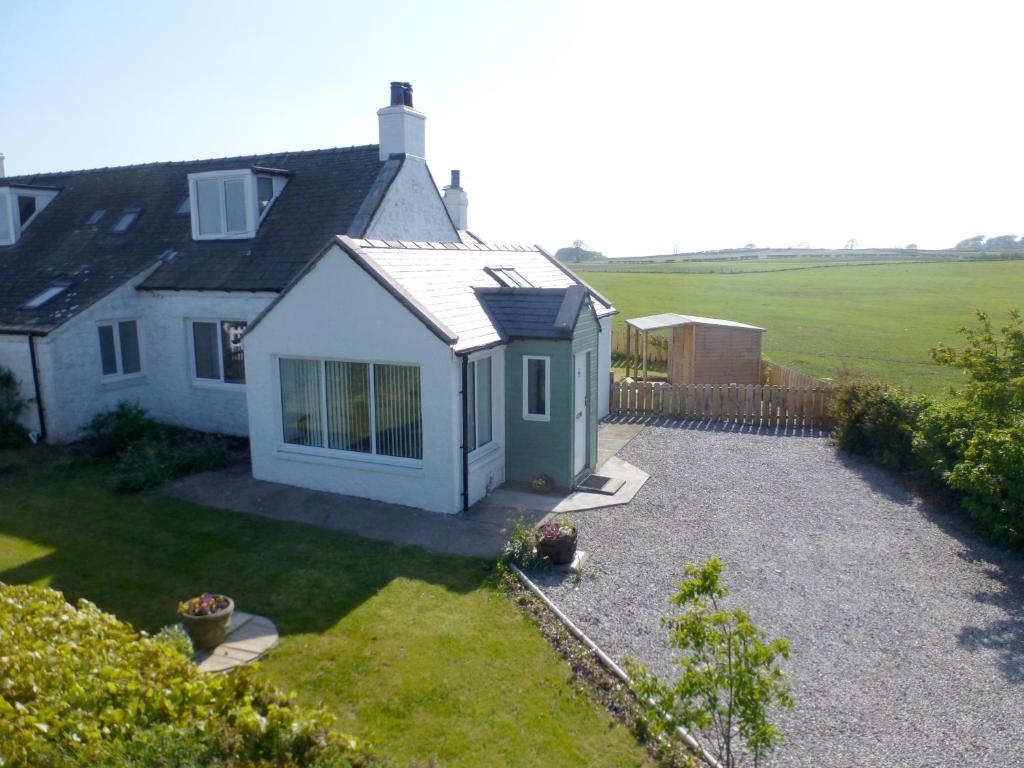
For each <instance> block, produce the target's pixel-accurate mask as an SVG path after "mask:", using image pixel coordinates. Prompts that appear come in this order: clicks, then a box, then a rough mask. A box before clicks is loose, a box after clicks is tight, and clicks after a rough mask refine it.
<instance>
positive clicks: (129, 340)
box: [96, 320, 142, 379]
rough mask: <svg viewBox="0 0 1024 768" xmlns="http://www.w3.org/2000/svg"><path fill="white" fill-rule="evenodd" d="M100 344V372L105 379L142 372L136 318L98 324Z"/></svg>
mask: <svg viewBox="0 0 1024 768" xmlns="http://www.w3.org/2000/svg"><path fill="white" fill-rule="evenodd" d="M96 330H97V333H98V335H99V346H100V372H101V374H102V376H103V378H104V379H112V378H121V377H125V376H136V375H138V374H140V373H142V357H141V354H140V351H139V325H138V323H137V322H136V321H135V320H117V321H113V322H109V323H100V324H99V325H97V326H96Z"/></svg>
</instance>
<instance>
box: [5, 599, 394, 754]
mask: <svg viewBox="0 0 1024 768" xmlns="http://www.w3.org/2000/svg"><path fill="white" fill-rule="evenodd" d="M0 647H2V648H3V655H0V694H2V695H0V744H2V745H3V758H4V760H5V762H4V765H5V766H7V768H23V767H26V768H27V766H42V767H52V768H65V767H66V768H70V767H71V766H80V765H94V766H103V767H104V768H128V766H139V765H165V766H171V765H179V766H200V765H202V766H219V767H220V768H242V766H254V767H255V768H270V767H271V766H274V767H275V768H277V767H279V766H280V767H282V768H284V767H292V768H302V767H304V766H309V767H313V766H322V767H324V768H326V767H327V766H372V765H378V764H379V762H378V761H377V760H376V759H375V758H374V757H373V755H372V754H371V753H369V752H367V751H366V750H365V749H364V748H361V747H360V746H359V745H357V744H355V742H354V741H352V740H351V739H348V738H344V737H341V736H338V735H336V734H334V733H332V732H331V731H330V725H331V722H332V721H331V719H330V718H329V716H328V715H326V714H325V713H323V712H322V711H319V710H303V709H300V708H299V707H298V706H297V705H296V703H295V701H294V698H292V697H288V696H285V695H284V694H282V693H281V692H280V691H278V690H277V689H276V688H274V687H273V686H271V685H270V684H269V683H268V682H266V681H265V680H263V679H262V678H261V677H260V676H259V674H258V671H257V670H256V668H254V667H242V668H239V669H237V670H235V671H234V672H233V673H232V674H230V675H208V674H205V673H202V672H200V671H199V670H198V669H197V668H196V667H195V666H194V665H193V664H192V663H191V662H190V661H189V660H188V659H187V658H186V657H185V656H183V655H182V654H181V653H179V652H178V651H176V650H174V649H173V648H172V647H171V646H170V645H169V644H168V643H166V642H163V641H157V640H155V639H152V638H147V637H145V636H143V635H139V634H138V633H136V632H135V631H134V630H133V629H132V628H131V626H130V625H128V624H125V623H124V622H121V621H119V620H117V619H116V618H115V617H113V616H111V615H109V614H106V613H103V612H101V611H100V610H99V609H98V608H97V607H96V606H95V605H93V604H92V603H89V602H88V601H85V600H80V601H79V602H78V604H77V606H75V607H73V606H71V605H69V604H68V603H66V602H65V601H64V598H63V596H62V595H61V594H60V593H59V592H56V591H54V590H51V589H46V588H41V587H32V586H8V585H4V584H0Z"/></svg>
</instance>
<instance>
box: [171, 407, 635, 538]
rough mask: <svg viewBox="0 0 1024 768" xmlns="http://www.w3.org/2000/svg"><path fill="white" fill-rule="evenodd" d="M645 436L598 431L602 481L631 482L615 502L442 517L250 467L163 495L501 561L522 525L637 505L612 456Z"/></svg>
mask: <svg viewBox="0 0 1024 768" xmlns="http://www.w3.org/2000/svg"><path fill="white" fill-rule="evenodd" d="M642 429H643V424H642V423H625V422H624V423H615V424H601V425H600V428H599V431H598V457H599V460H598V465H599V466H601V465H602V464H604V466H603V467H602V472H603V473H604V474H612V475H615V476H617V477H622V478H623V479H625V480H626V481H627V482H626V485H624V486H623V488H622V490H620V491H619V493H617V494H616V495H615V496H614V497H609V496H602V495H601V494H597V493H574V494H569V496H568V497H566V496H550V495H541V494H535V493H526V492H512V491H506V490H503V489H499V490H498V491H496V492H495V493H493V494H491V496H490V497H488V498H487V499H484V500H482V501H481V502H479V503H477V504H475V505H474V506H473V507H472V508H471V509H469V510H468V511H467V512H464V513H462V514H459V515H442V514H437V513H434V512H427V511H426V510H423V509H416V508H414V507H404V506H401V505H398V504H385V503H383V502H379V501H371V500H370V499H360V498H356V497H354V496H342V495H340V494H335V493H326V492H323V491H311V490H308V489H306V488H297V487H295V486H292V485H282V484H280V483H268V482H266V481H264V480H255V479H253V477H252V473H251V471H250V468H249V464H248V463H247V462H246V463H240V464H235V465H233V466H231V467H229V468H228V469H225V470H221V471H218V472H201V473H199V474H196V475H190V476H188V477H183V478H181V479H180V480H175V481H174V482H172V483H169V484H168V485H166V486H165V487H164V489H163V492H164V493H166V494H167V495H168V496H173V497H174V498H177V499H184V500H186V501H193V502H195V503H197V504H203V505H205V506H208V507H217V508H219V509H229V510H232V511H234V512H244V513H246V514H251V515H259V516H260V517H270V518H274V519H275V520H287V521H289V522H295V523H306V524H308V525H316V526H319V527H321V528H330V529H332V530H338V531H348V532H350V533H355V534H357V535H359V536H364V537H366V538H368V539H378V540H380V541H390V542H394V543H396V544H406V545H411V546H417V547H424V548H425V549H431V550H434V551H435V552H441V553H443V554H449V555H466V556H470V557H485V558H493V557H497V556H498V555H500V554H501V550H502V547H504V545H505V542H506V541H507V540H508V535H509V531H510V530H511V529H512V526H513V524H514V523H515V522H516V521H522V522H524V523H525V524H527V525H530V526H533V525H539V524H540V523H541V522H543V521H544V519H545V518H547V517H549V516H551V515H553V514H562V513H564V512H567V511H578V510H581V509H595V508H598V507H603V506H609V505H614V504H624V503H625V502H627V501H629V500H630V499H632V498H633V496H634V495H635V494H636V492H637V491H638V490H639V489H640V487H641V486H642V485H643V484H644V483H645V482H646V481H647V474H646V473H645V472H642V471H640V470H638V469H636V467H633V466H632V465H629V464H626V463H625V462H618V460H616V459H612V458H611V457H613V456H614V455H615V453H617V452H618V451H619V449H621V448H622V447H623V446H624V445H625V444H626V443H628V442H629V441H630V440H632V439H633V437H635V436H636V435H637V434H638V433H639V432H640V430H642ZM610 459H611V460H610ZM503 494H504V495H503ZM560 505H561V506H560Z"/></svg>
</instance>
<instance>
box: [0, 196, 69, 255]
mask: <svg viewBox="0 0 1024 768" xmlns="http://www.w3.org/2000/svg"><path fill="white" fill-rule="evenodd" d="M56 196H57V190H52V191H51V190H43V189H26V188H24V187H0V216H3V217H5V218H6V220H7V225H8V229H7V231H8V232H9V233H10V236H9V237H7V238H6V239H3V240H0V245H14V244H15V243H16V242H18V239H19V238H20V237H21V233H22V232H24V231H25V230H26V229H28V226H29V224H31V223H32V222H33V221H35V220H36V217H37V216H38V215H39V214H40V213H42V212H43V209H44V208H46V206H48V205H49V204H50V203H51V202H53V198H55V197H56ZM19 197H34V198H35V200H36V210H35V211H34V212H33V214H32V215H31V216H29V217H28V219H27V220H26V221H25V223H24V224H22V223H21V217H20V213H19V210H18V198H19Z"/></svg>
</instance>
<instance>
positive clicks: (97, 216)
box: [85, 208, 107, 226]
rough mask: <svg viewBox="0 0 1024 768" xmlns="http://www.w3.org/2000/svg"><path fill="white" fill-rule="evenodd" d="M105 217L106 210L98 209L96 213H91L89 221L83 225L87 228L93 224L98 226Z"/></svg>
mask: <svg viewBox="0 0 1024 768" xmlns="http://www.w3.org/2000/svg"><path fill="white" fill-rule="evenodd" d="M106 215H107V209H106V208H100V209H99V210H98V211H93V214H92V216H90V217H89V220H88V221H87V222H85V223H86V224H87V225H89V226H92V225H93V224H99V223H100V220H101V219H102V218H103V217H104V216H106Z"/></svg>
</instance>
